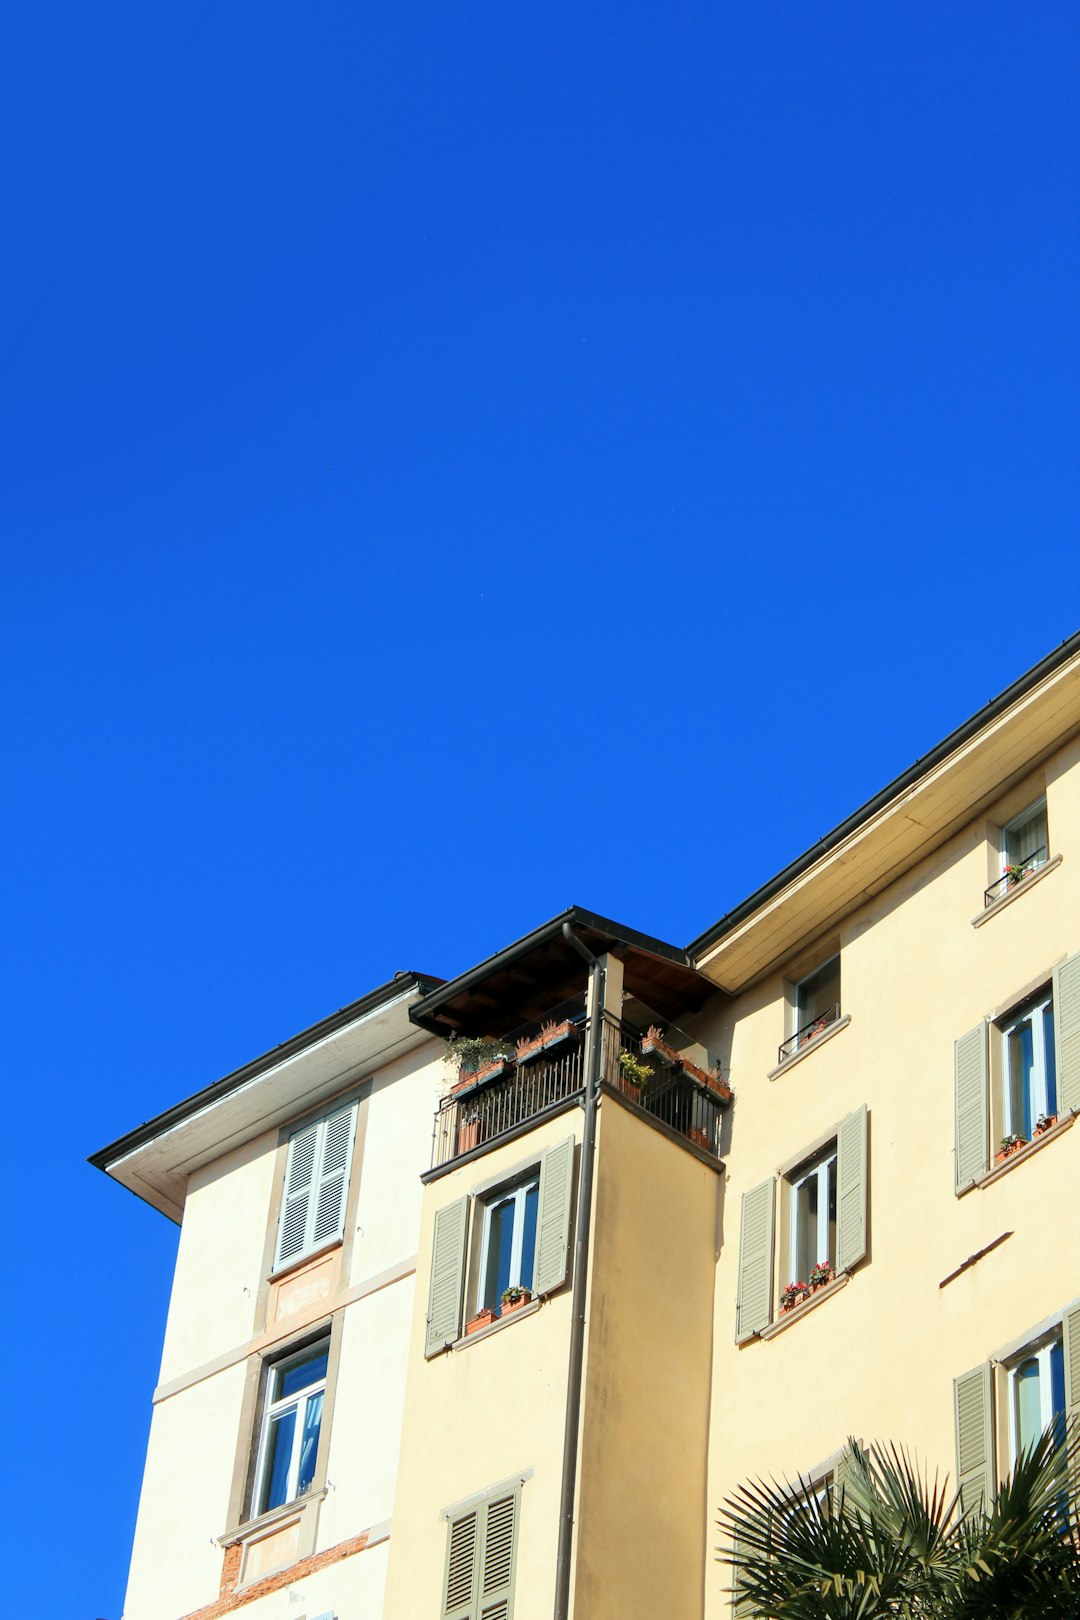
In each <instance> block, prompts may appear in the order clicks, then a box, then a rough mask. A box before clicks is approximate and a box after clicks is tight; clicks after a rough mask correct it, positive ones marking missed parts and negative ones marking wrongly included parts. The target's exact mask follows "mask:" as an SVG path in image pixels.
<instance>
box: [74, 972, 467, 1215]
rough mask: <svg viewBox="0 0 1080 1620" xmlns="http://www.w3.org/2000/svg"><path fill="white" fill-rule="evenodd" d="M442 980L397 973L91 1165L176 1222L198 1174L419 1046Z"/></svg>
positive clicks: (122, 1140)
mask: <svg viewBox="0 0 1080 1620" xmlns="http://www.w3.org/2000/svg"><path fill="white" fill-rule="evenodd" d="M438 983H439V981H438V980H437V979H431V978H421V977H420V976H419V975H418V974H415V973H400V974H398V975H397V976H396V978H394V979H391V980H390V982H389V983H388V984H384V985H380V986H379V988H378V989H377V990H373V991H371V992H370V993H369V994H368V995H366V996H363V997H361V998H360V1000H359V1001H354V1002H352V1003H350V1005H349V1006H347V1007H342V1008H341V1010H340V1011H339V1012H336V1013H333V1014H332V1015H331V1016H330V1017H329V1018H324V1019H322V1020H321V1022H320V1023H318V1024H313V1025H312V1027H311V1028H310V1029H306V1030H304V1031H302V1032H301V1033H300V1034H299V1035H295V1036H293V1038H292V1039H291V1040H288V1041H285V1042H283V1043H282V1045H280V1046H277V1047H275V1048H274V1049H273V1051H271V1052H266V1053H264V1054H263V1056H262V1057H258V1058H255V1059H254V1060H253V1061H252V1062H251V1063H247V1064H245V1065H244V1067H243V1068H241V1069H236V1070H234V1072H233V1073H232V1074H228V1075H226V1076H225V1077H224V1079H222V1080H217V1081H215V1082H214V1084H213V1085H211V1086H207V1087H206V1088H205V1089H204V1090H202V1091H199V1092H196V1093H195V1095H194V1096H193V1097H189V1098H187V1099H186V1101H184V1102H181V1103H178V1104H177V1105H176V1106H175V1107H173V1108H170V1109H167V1110H166V1112H165V1113H163V1114H159V1115H157V1117H156V1118H154V1119H151V1120H148V1121H147V1123H146V1124H145V1125H140V1126H139V1127H138V1128H137V1129H136V1130H133V1131H129V1132H128V1134H127V1135H126V1136H122V1137H120V1139H119V1140H118V1141H116V1142H113V1143H111V1144H110V1145H109V1146H108V1147H105V1148H102V1149H101V1150H100V1152H98V1153H94V1154H92V1155H91V1157H90V1163H91V1164H92V1165H95V1166H96V1167H97V1168H98V1169H99V1170H104V1171H105V1173H106V1174H107V1175H109V1176H111V1177H112V1178H113V1179H114V1180H115V1181H118V1182H120V1184H121V1185H122V1186H124V1187H127V1188H128V1189H129V1190H130V1191H131V1192H133V1193H135V1194H136V1195H137V1196H138V1197H139V1198H143V1199H145V1200H146V1202H147V1203H148V1204H152V1205H153V1207H154V1208H155V1209H159V1210H160V1211H161V1212H162V1214H163V1215H168V1216H169V1218H170V1219H171V1220H174V1221H179V1220H180V1219H181V1216H182V1214H183V1209H184V1199H185V1197H186V1195H187V1182H188V1177H189V1176H190V1175H191V1174H192V1172H193V1171H195V1170H198V1169H200V1168H201V1167H202V1166H203V1165H205V1164H208V1163H209V1162H210V1161H211V1160H212V1159H216V1158H220V1156H221V1155H222V1154H223V1153H227V1152H229V1151H230V1149H232V1148H236V1147H240V1146H242V1144H243V1143H244V1142H247V1141H250V1140H251V1138H253V1137H255V1136H259V1135H261V1134H262V1133H263V1132H264V1131H268V1130H273V1129H274V1128H275V1127H277V1126H280V1125H283V1124H284V1123H285V1122H286V1121H287V1120H289V1119H290V1118H293V1117H295V1115H296V1114H297V1113H298V1112H300V1110H301V1109H304V1108H309V1107H310V1108H315V1107H317V1106H318V1104H319V1103H320V1102H322V1101H323V1099H324V1098H327V1097H331V1096H333V1095H334V1093H335V1092H337V1091H340V1090H341V1088H342V1086H344V1085H347V1084H348V1082H349V1079H350V1078H351V1077H353V1076H355V1077H357V1078H359V1077H361V1076H363V1075H364V1074H365V1073H370V1072H371V1071H372V1070H374V1069H377V1068H381V1067H382V1066H383V1065H384V1064H386V1063H389V1062H391V1061H392V1060H393V1059H395V1058H398V1057H401V1056H403V1055H404V1054H405V1053H406V1052H409V1051H410V1050H412V1049H413V1048H414V1047H418V1046H421V1045H422V1044H423V1042H424V1041H425V1039H427V1037H426V1035H425V1034H424V1033H423V1032H422V1031H421V1030H419V1029H418V1028H417V1027H416V1025H415V1024H414V1023H413V1022H412V1021H411V1020H410V1018H409V1010H410V1008H411V1006H412V1004H413V1002H415V1001H417V1000H418V999H419V998H420V997H421V996H422V995H423V994H424V993H425V992H427V991H429V990H430V989H431V988H432V986H433V985H436V984H438Z"/></svg>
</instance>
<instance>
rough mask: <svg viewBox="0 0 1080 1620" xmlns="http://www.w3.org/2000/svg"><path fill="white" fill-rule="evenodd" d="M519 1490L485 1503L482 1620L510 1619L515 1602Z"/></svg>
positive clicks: (481, 1572) (481, 1566) (481, 1580)
mask: <svg viewBox="0 0 1080 1620" xmlns="http://www.w3.org/2000/svg"><path fill="white" fill-rule="evenodd" d="M519 1499H520V1495H519V1492H518V1491H516V1490H514V1491H511V1492H509V1493H508V1494H507V1495H505V1496H497V1497H494V1498H493V1499H492V1500H491V1501H490V1502H487V1503H486V1504H485V1506H484V1545H483V1552H482V1555H481V1558H480V1604H479V1608H480V1620H510V1616H511V1614H512V1612H513V1603H514V1563H515V1560H516V1557H517V1519H518V1502H519Z"/></svg>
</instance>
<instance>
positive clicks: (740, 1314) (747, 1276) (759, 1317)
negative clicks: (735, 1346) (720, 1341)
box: [735, 1178, 775, 1344]
mask: <svg viewBox="0 0 1080 1620" xmlns="http://www.w3.org/2000/svg"><path fill="white" fill-rule="evenodd" d="M774 1204H775V1191H774V1184H773V1181H772V1179H771V1178H770V1179H769V1180H768V1181H763V1182H762V1183H761V1185H760V1186H759V1187H753V1188H751V1190H750V1191H749V1192H746V1193H743V1196H742V1220H741V1222H740V1225H739V1299H738V1305H737V1312H736V1316H737V1320H736V1327H735V1338H736V1341H737V1343H739V1344H742V1343H743V1342H744V1340H746V1339H751V1338H753V1336H754V1334H755V1333H760V1332H761V1329H762V1328H764V1327H768V1325H769V1323H770V1322H771V1321H772V1250H773V1206H774Z"/></svg>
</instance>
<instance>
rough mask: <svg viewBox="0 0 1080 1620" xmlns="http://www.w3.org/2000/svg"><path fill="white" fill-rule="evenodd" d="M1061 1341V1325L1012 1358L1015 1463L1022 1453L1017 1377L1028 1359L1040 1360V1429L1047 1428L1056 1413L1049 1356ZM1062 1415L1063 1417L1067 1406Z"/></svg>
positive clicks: (1011, 1452)
mask: <svg viewBox="0 0 1080 1620" xmlns="http://www.w3.org/2000/svg"><path fill="white" fill-rule="evenodd" d="M1061 1342H1062V1334H1061V1329H1060V1328H1055V1329H1054V1331H1053V1332H1052V1333H1048V1334H1046V1335H1045V1336H1044V1337H1043V1338H1041V1339H1036V1340H1034V1341H1033V1342H1032V1343H1031V1344H1027V1345H1025V1346H1024V1348H1023V1349H1022V1350H1021V1351H1019V1353H1018V1354H1017V1355H1015V1356H1013V1357H1011V1358H1010V1360H1009V1362H1008V1365H1007V1367H1006V1372H1007V1373H1008V1381H1009V1398H1008V1404H1009V1457H1010V1459H1011V1460H1012V1462H1013V1463H1014V1464H1015V1462H1016V1459H1017V1457H1018V1455H1019V1452H1020V1380H1019V1378H1018V1376H1017V1374H1018V1373H1019V1371H1020V1369H1021V1367H1024V1366H1026V1365H1027V1363H1028V1362H1029V1361H1032V1360H1035V1361H1037V1362H1038V1363H1039V1406H1040V1412H1039V1416H1040V1418H1041V1422H1040V1425H1039V1427H1040V1429H1042V1430H1043V1431H1045V1430H1046V1429H1047V1428H1048V1427H1049V1425H1050V1424H1051V1423H1052V1422H1053V1420H1054V1417H1055V1412H1054V1381H1053V1377H1052V1373H1051V1367H1050V1357H1051V1355H1052V1354H1053V1351H1054V1349H1055V1348H1056V1347H1058V1346H1060V1345H1061ZM1061 1416H1062V1417H1064V1409H1063V1410H1062V1413H1061Z"/></svg>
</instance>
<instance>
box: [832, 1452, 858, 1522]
mask: <svg viewBox="0 0 1080 1620" xmlns="http://www.w3.org/2000/svg"><path fill="white" fill-rule="evenodd" d="M856 1471H857V1463H856V1456H855V1448H854V1446H853V1445H852V1443H851V1441H850V1440H849V1441H848V1443H847V1445H846V1446H845V1447H844V1449H843V1451H842V1452H841V1453H840V1455H839V1457H837V1459H836V1466H835V1467H834V1469H833V1490H834V1491H835V1493H836V1502H837V1505H838V1506H839V1502H840V1492H841V1491H845V1492H846V1490H847V1488H848V1486H849V1484H850V1483H851V1478H852V1475H853V1474H855V1473H856Z"/></svg>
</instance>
